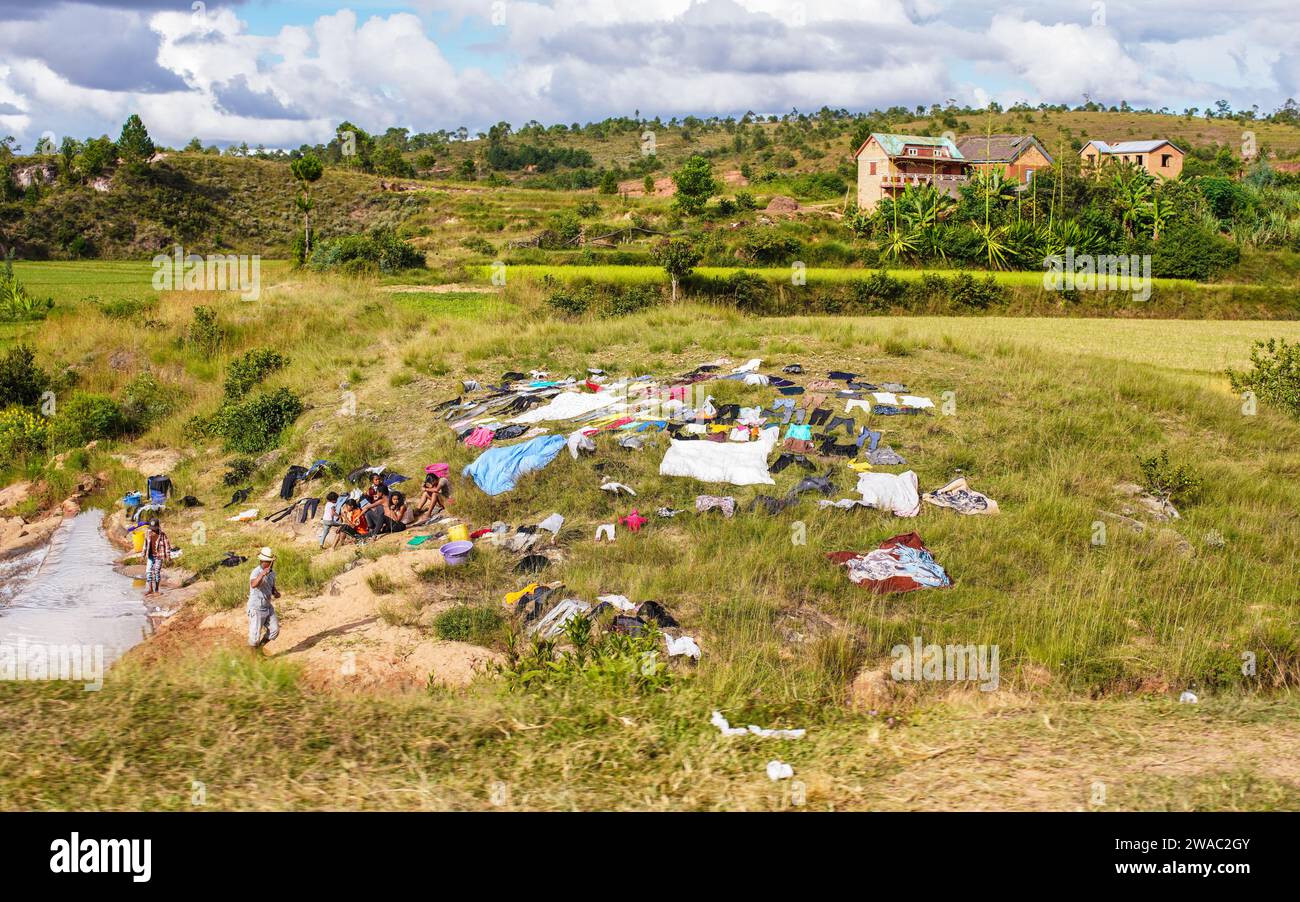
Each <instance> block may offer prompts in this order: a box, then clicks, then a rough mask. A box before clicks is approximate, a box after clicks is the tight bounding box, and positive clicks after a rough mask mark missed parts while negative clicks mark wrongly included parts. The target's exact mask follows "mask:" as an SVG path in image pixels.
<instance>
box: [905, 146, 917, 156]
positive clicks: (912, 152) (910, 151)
mask: <svg viewBox="0 0 1300 902" xmlns="http://www.w3.org/2000/svg"><path fill="white" fill-rule="evenodd" d="M907 155H908V156H909V157H914V156H916V148H915V147H909V148H908V149H907Z"/></svg>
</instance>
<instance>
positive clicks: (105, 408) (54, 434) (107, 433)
mask: <svg viewBox="0 0 1300 902" xmlns="http://www.w3.org/2000/svg"><path fill="white" fill-rule="evenodd" d="M129 425H130V424H129V423H128V421H127V417H126V414H125V413H124V412H123V410H122V406H121V405H120V404H118V403H117V402H116V401H115V400H113V399H112V398H110V397H109V396H108V395H96V394H91V393H89V392H76V393H74V394H73V395H72V397H71V398H69V399H68V400H67V401H64V402H63V403H61V404H59V405H58V409H57V413H56V414H55V416H54V422H53V426H52V427H51V429H50V438H51V441H52V443H53V444H54V445H55V446H57V447H60V448H70V447H75V446H77V445H84V444H86V443H87V442H94V441H99V440H101V439H109V438H117V437H118V436H120V435H122V434H124V433H125V432H126V431H127V428H128V426H129Z"/></svg>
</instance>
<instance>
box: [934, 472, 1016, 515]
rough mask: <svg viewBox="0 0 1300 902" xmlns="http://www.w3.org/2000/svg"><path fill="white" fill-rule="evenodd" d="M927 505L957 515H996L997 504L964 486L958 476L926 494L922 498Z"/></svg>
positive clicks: (964, 482)
mask: <svg viewBox="0 0 1300 902" xmlns="http://www.w3.org/2000/svg"><path fill="white" fill-rule="evenodd" d="M922 497H923V498H924V499H925V500H926V502H927V503H929V504H933V505H935V506H936V507H946V508H949V509H951V510H955V511H957V513H959V514H996V513H997V512H998V503H997V502H996V501H994V500H993V499H992V498H990V497H989V496H988V495H985V494H983V493H982V492H977V491H975V490H974V489H972V488H971V487H970V486H969V485H967V484H966V478H965V477H964V476H958V477H957V478H956V479H954V480H953V481H952V482H950V483H948V484H947V485H945V486H943V487H941V488H937V489H935V490H934V491H933V492H926V493H925V495H923V496H922Z"/></svg>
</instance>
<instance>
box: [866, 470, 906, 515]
mask: <svg viewBox="0 0 1300 902" xmlns="http://www.w3.org/2000/svg"><path fill="white" fill-rule="evenodd" d="M858 494H859V495H861V496H862V500H863V501H864V502H866V503H867V504H869V505H871V506H872V507H878V508H880V509H881V510H887V511H893V514H894V516H895V517H915V516H916V515H917V514H919V513H920V512H921V496H920V494H919V488H918V483H917V479H916V474H915V473H913V472H912V471H911V470H907V471H906V472H903V473H898V474H894V473H874V472H870V473H859V474H858Z"/></svg>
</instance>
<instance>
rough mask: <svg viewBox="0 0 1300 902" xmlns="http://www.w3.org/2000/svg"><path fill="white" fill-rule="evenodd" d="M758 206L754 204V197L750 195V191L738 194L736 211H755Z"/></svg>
mask: <svg viewBox="0 0 1300 902" xmlns="http://www.w3.org/2000/svg"><path fill="white" fill-rule="evenodd" d="M757 206H758V205H757V204H756V203H755V202H754V195H752V194H750V193H749V192H748V191H737V192H736V209H738V210H746V211H747V210H753V209H754V208H755V207H757Z"/></svg>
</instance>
